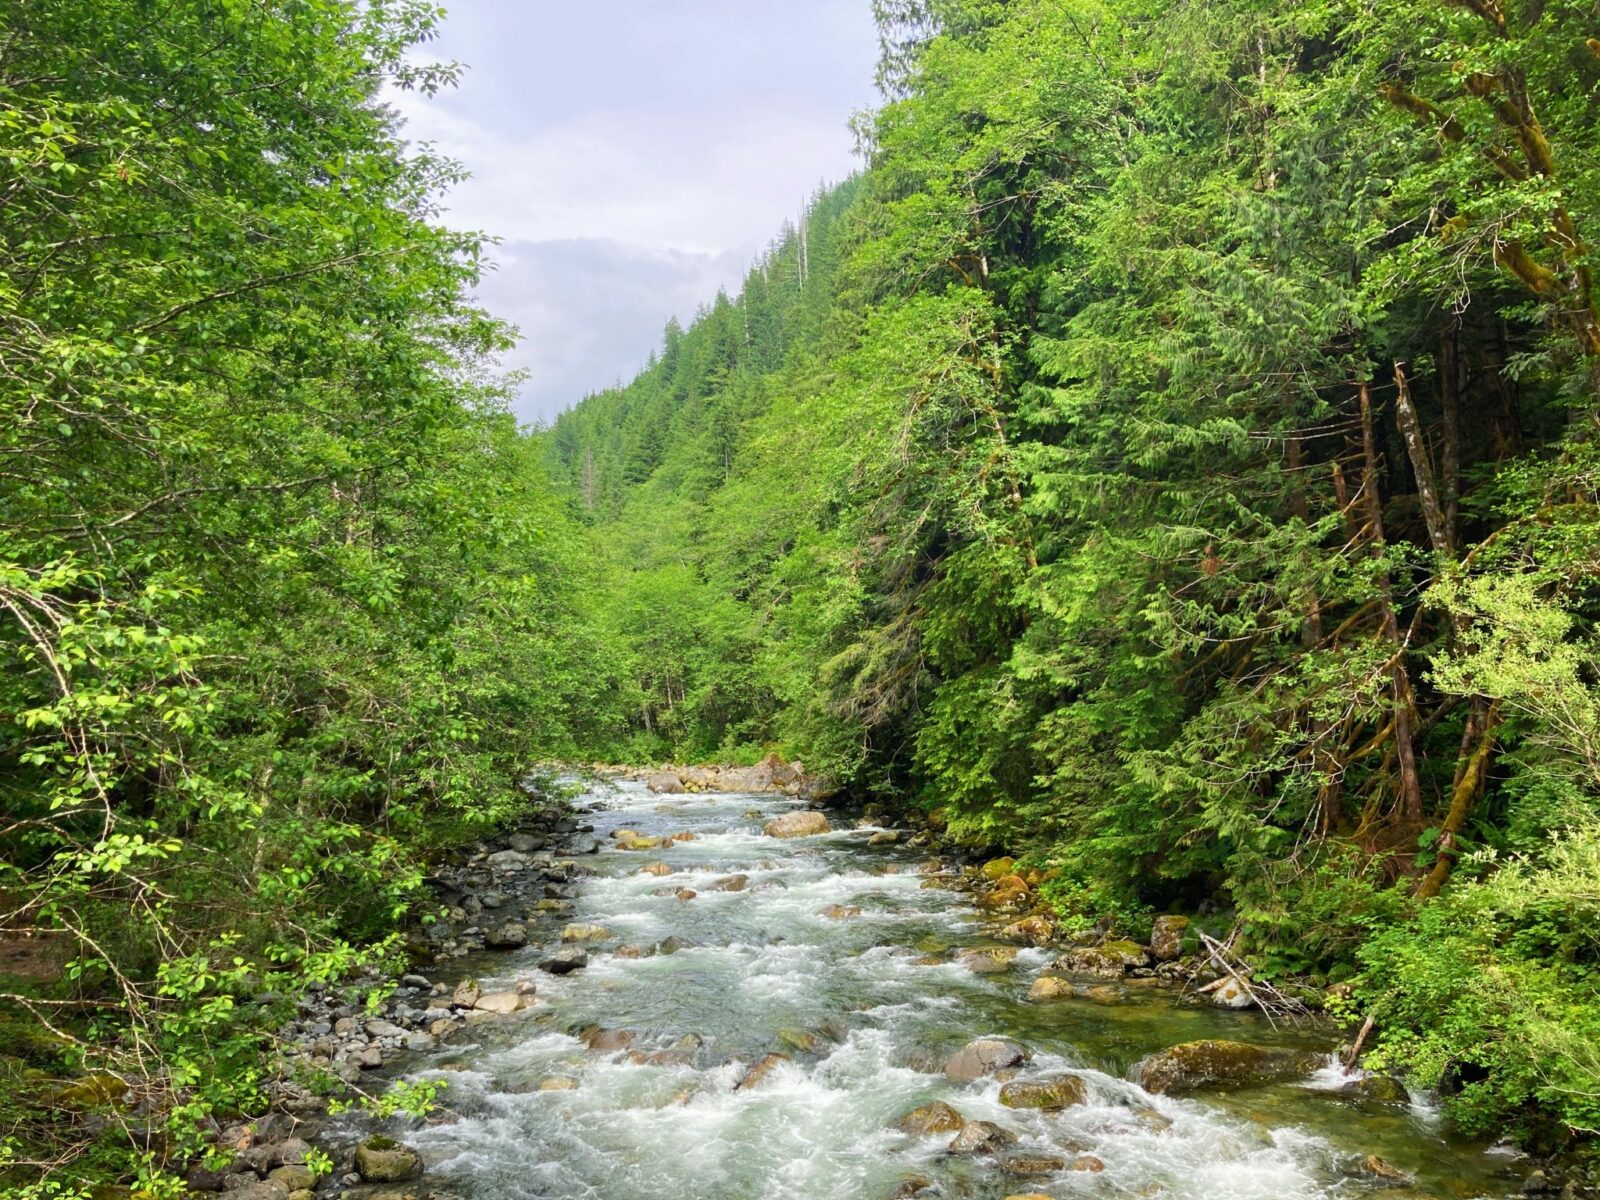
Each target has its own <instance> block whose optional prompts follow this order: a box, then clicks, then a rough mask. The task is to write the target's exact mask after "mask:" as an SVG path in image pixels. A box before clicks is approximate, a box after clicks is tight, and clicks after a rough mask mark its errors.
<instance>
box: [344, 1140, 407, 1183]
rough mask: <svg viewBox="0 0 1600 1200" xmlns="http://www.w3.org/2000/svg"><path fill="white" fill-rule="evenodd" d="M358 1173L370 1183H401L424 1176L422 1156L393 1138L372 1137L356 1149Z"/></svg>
mask: <svg viewBox="0 0 1600 1200" xmlns="http://www.w3.org/2000/svg"><path fill="white" fill-rule="evenodd" d="M356 1171H357V1172H359V1173H360V1175H361V1178H362V1179H364V1180H366V1181H367V1182H368V1183H399V1182H400V1181H402V1180H405V1179H414V1178H416V1177H417V1176H418V1175H420V1174H422V1156H421V1155H420V1154H418V1153H417V1152H416V1151H415V1150H413V1149H412V1148H411V1147H410V1146H405V1145H402V1144H401V1143H399V1142H397V1141H395V1140H394V1139H393V1138H387V1137H382V1136H379V1137H370V1138H368V1139H367V1140H366V1141H364V1142H362V1143H361V1144H360V1145H359V1146H357V1147H356Z"/></svg>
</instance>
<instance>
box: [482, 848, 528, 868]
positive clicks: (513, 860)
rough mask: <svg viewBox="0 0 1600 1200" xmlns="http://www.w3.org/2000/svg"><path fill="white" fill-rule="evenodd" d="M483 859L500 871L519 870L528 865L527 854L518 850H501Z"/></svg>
mask: <svg viewBox="0 0 1600 1200" xmlns="http://www.w3.org/2000/svg"><path fill="white" fill-rule="evenodd" d="M485 861H487V862H488V864H489V865H490V866H491V867H494V868H496V869H497V870H501V871H520V870H521V869H522V868H524V867H526V866H527V865H528V856H527V855H526V854H523V853H522V852H521V851H520V850H501V851H498V852H497V853H494V854H491V855H489V857H488V859H486V860H485Z"/></svg>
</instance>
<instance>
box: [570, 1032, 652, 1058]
mask: <svg viewBox="0 0 1600 1200" xmlns="http://www.w3.org/2000/svg"><path fill="white" fill-rule="evenodd" d="M636 1037H638V1034H636V1033H634V1031H633V1030H631V1029H591V1030H589V1031H588V1032H587V1033H586V1034H585V1035H584V1038H583V1044H584V1045H585V1046H588V1047H589V1049H590V1050H593V1051H594V1052H595V1053H596V1054H615V1053H617V1052H618V1051H619V1050H626V1049H627V1048H628V1047H629V1046H631V1045H633V1041H634V1038H636Z"/></svg>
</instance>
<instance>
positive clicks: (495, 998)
mask: <svg viewBox="0 0 1600 1200" xmlns="http://www.w3.org/2000/svg"><path fill="white" fill-rule="evenodd" d="M536 1003H537V1001H535V1000H534V998H533V995H532V994H531V993H522V992H490V993H489V994H488V995H487V996H479V997H478V1002H477V1003H476V1004H474V1005H473V1006H472V1008H473V1011H475V1012H487V1013H498V1014H499V1015H500V1016H503V1017H508V1016H510V1015H511V1014H512V1013H518V1012H521V1011H522V1010H523V1009H525V1008H532V1007H533V1006H534V1004H536Z"/></svg>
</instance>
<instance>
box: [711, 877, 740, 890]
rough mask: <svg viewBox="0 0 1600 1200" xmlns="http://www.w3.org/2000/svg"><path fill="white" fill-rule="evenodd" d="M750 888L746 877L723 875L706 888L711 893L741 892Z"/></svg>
mask: <svg viewBox="0 0 1600 1200" xmlns="http://www.w3.org/2000/svg"><path fill="white" fill-rule="evenodd" d="M749 886H750V876H748V875H724V876H723V877H722V878H721V879H717V880H713V881H712V882H711V883H710V884H709V885H708V887H707V889H706V890H707V891H712V892H742V891H744V890H745V888H747V887H749Z"/></svg>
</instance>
